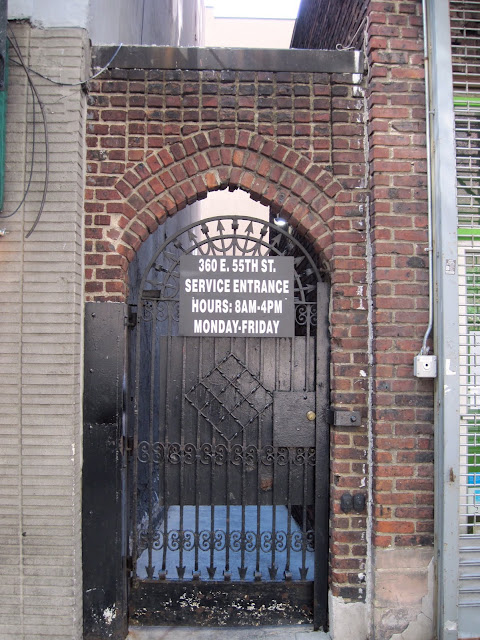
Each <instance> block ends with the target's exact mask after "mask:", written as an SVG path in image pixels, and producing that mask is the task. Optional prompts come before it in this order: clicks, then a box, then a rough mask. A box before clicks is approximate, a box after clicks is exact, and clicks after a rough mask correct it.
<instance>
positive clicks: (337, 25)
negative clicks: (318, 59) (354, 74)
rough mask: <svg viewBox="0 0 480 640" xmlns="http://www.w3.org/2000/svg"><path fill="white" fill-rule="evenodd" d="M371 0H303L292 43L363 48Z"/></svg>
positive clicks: (303, 46)
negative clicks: (369, 1) (369, 0)
mask: <svg viewBox="0 0 480 640" xmlns="http://www.w3.org/2000/svg"><path fill="white" fill-rule="evenodd" d="M367 7H368V0H302V3H301V7H300V11H299V16H298V19H297V21H296V23H295V29H294V32H293V37H292V44H291V46H292V47H293V48H295V49H333V50H334V49H336V48H337V46H338V47H347V48H354V49H362V47H363V40H364V31H365V20H366V16H367Z"/></svg>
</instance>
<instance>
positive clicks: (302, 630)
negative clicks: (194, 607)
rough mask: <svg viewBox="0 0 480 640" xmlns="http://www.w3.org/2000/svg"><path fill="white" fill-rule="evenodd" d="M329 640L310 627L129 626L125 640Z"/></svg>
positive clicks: (327, 636) (320, 632) (327, 635)
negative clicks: (226, 639) (193, 639)
mask: <svg viewBox="0 0 480 640" xmlns="http://www.w3.org/2000/svg"><path fill="white" fill-rule="evenodd" d="M192 638H195V640H225V638H228V640H331V638H330V634H329V633H324V632H323V631H313V627H311V626H309V625H302V626H293V625H292V626H288V627H221V628H219V627H216V628H211V627H210V628H202V627H130V633H129V634H128V637H127V640H192Z"/></svg>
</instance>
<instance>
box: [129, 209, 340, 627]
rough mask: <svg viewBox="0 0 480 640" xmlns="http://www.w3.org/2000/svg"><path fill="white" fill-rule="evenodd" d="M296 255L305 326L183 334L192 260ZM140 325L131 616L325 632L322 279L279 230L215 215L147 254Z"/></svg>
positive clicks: (135, 352)
mask: <svg viewBox="0 0 480 640" xmlns="http://www.w3.org/2000/svg"><path fill="white" fill-rule="evenodd" d="M185 254H191V255H197V256H198V255H200V256H203V255H205V256H240V257H244V258H252V257H255V256H257V257H262V256H293V258H294V278H293V280H294V282H293V288H294V305H295V335H294V336H292V337H284V338H275V337H239V336H230V337H219V336H209V337H184V336H179V335H178V329H179V265H180V258H181V256H182V255H185ZM136 313H137V319H136V322H134V323H132V324H133V325H134V328H133V329H132V336H131V337H132V340H131V350H130V353H131V362H132V377H133V378H134V379H133V381H132V385H131V388H132V390H133V393H132V400H133V403H132V408H131V418H130V422H131V426H132V433H131V435H132V440H131V447H132V456H131V461H132V463H131V465H130V470H129V482H130V486H131V493H130V496H131V510H130V513H131V523H130V544H131V553H132V579H131V585H130V595H129V612H130V620H131V622H133V623H136V624H165V623H167V624H171V623H175V624H202V625H227V624H232V625H234V624H245V625H252V624H277V623H282V624H288V623H299V622H302V621H305V622H309V621H310V622H311V621H312V620H314V624H315V626H316V628H319V627H325V625H326V596H327V555H328V544H327V533H328V506H327V505H328V470H329V455H328V426H327V425H328V421H327V408H328V384H327V382H328V336H327V313H328V285H327V284H326V283H325V282H324V281H323V280H322V278H321V277H320V273H319V270H318V268H317V265H316V263H315V260H314V258H312V256H311V255H310V254H309V252H308V251H307V250H306V248H305V247H304V246H303V243H302V242H301V241H300V240H298V239H296V238H295V237H294V236H293V235H292V234H291V233H289V231H288V230H284V229H282V228H280V227H278V226H277V225H275V224H273V223H270V222H264V221H261V220H256V219H252V218H242V217H239V216H227V217H222V218H211V219H209V220H203V221H199V222H197V223H193V224H191V225H189V226H188V227H185V228H184V229H182V230H181V231H180V232H178V233H176V234H175V235H174V236H172V237H170V238H169V239H168V240H167V241H166V242H165V243H164V244H163V245H162V246H161V247H160V249H159V250H158V251H157V252H156V254H155V256H154V257H153V258H152V260H151V261H150V264H149V265H148V267H147V269H146V271H145V274H144V276H143V279H142V281H141V285H140V292H139V295H138V300H137V305H136Z"/></svg>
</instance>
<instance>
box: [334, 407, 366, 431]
mask: <svg viewBox="0 0 480 640" xmlns="http://www.w3.org/2000/svg"><path fill="white" fill-rule="evenodd" d="M330 424H333V426H334V427H360V426H361V424H362V416H361V415H360V411H348V410H345V409H331V410H330Z"/></svg>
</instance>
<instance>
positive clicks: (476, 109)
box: [455, 98, 480, 228]
mask: <svg viewBox="0 0 480 640" xmlns="http://www.w3.org/2000/svg"><path fill="white" fill-rule="evenodd" d="M477 102H478V104H476V103H477ZM455 130H456V156H457V205H458V224H459V227H460V228H480V227H479V225H480V100H478V101H476V100H472V99H470V100H468V99H467V98H461V99H458V98H457V99H456V110H455Z"/></svg>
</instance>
